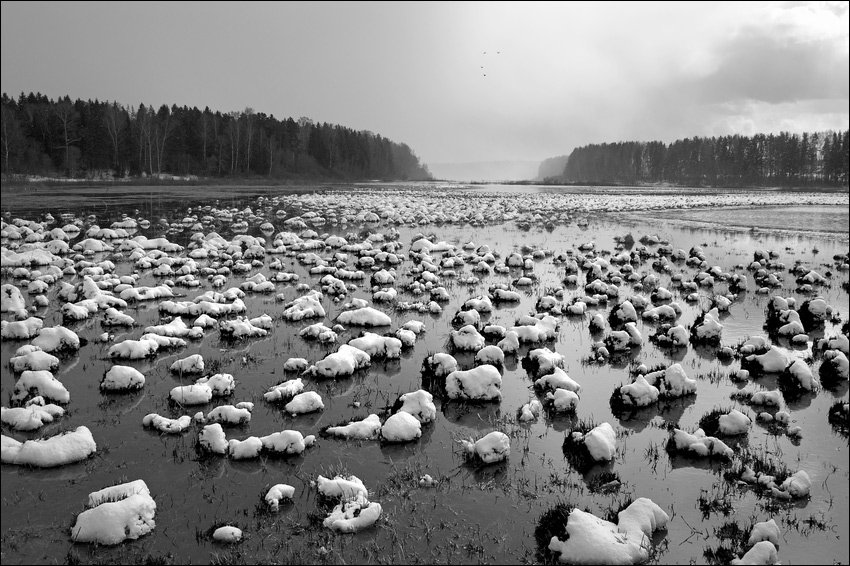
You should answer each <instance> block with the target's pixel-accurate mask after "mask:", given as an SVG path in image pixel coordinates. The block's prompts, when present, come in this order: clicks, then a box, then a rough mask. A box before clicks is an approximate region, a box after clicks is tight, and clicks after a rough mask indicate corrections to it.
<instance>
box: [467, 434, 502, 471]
mask: <svg viewBox="0 0 850 566" xmlns="http://www.w3.org/2000/svg"><path fill="white" fill-rule="evenodd" d="M461 444H462V445H463V447H464V449H466V451H467V453H469V454H470V455H474V456H477V457H478V458H479V459H480V460H481V461H482V462H484V463H485V464H493V463H495V462H501V461H502V460H507V458H508V456H509V455H510V453H511V441H510V439H509V438H508V435H506V434H505V433H503V432H499V431H497V430H494V431H493V432H491V433H490V434H487V435H486V436H484V437H483V438H480V439H479V440H477V441H474V442H473V440H472V439H471V438H470V439H469V440H461Z"/></svg>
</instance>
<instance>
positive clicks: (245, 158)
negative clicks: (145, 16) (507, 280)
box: [0, 93, 430, 180]
mask: <svg viewBox="0 0 850 566" xmlns="http://www.w3.org/2000/svg"><path fill="white" fill-rule="evenodd" d="M0 138H2V139H0V152H2V154H0V166H2V172H3V173H4V174H7V175H12V174H33V175H45V176H51V175H64V176H66V177H87V178H99V177H112V176H114V177H125V176H144V175H160V174H169V175H181V176H182V175H196V176H201V177H236V178H244V177H268V178H271V179H288V178H293V179H299V178H300V179H315V178H321V179H340V180H363V179H383V180H423V179H429V178H430V173H429V172H428V169H427V167H426V166H424V165H422V164H420V163H419V158H418V157H417V156H416V154H415V153H414V152H413V150H411V149H410V147H408V146H407V145H406V144H404V143H396V142H393V141H391V140H389V139H387V138H385V137H382V136H381V135H378V134H374V133H372V132H369V131H355V130H352V129H350V128H346V127H343V126H338V125H334V124H328V123H324V122H323V123H318V122H313V121H312V120H311V119H309V118H303V117H302V118H299V119H298V120H294V119H292V118H286V119H282V120H280V119H277V118H275V117H274V116H273V115H266V114H263V113H262V112H254V110H253V109H251V108H246V109H245V110H243V111H241V112H228V113H222V112H218V111H216V112H213V111H212V110H210V109H209V108H204V110H199V109H198V108H197V107H193V108H189V107H187V106H182V107H180V106H176V105H172V106H170V107H169V106H167V105H162V106H160V107H159V109H156V108H154V107H153V106H145V105H144V104H140V105H139V106H138V107H136V108H134V107H132V106H124V105H122V104H119V103H117V102H99V101H97V100H94V101H91V100H88V101H83V100H79V99H78V100H76V101H71V99H70V98H69V97H68V96H65V97H63V98H60V99H58V100H55V101H54V100H52V99H48V98H47V96H45V95H42V94H40V93H38V94H32V93H30V94H28V95H24V94H23V93H21V95H20V96H19V97H18V99H17V100H15V99H14V98H11V97H9V96H8V95H7V94H6V93H3V95H2V125H0Z"/></svg>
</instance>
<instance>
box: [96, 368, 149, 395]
mask: <svg viewBox="0 0 850 566" xmlns="http://www.w3.org/2000/svg"><path fill="white" fill-rule="evenodd" d="M144 385H145V376H144V375H142V372H140V371H139V370H137V369H136V368H132V367H130V366H117V365H116V366H112V367H111V368H109V371H107V372H106V373H104V374H103V379H102V380H101V382H100V388H101V389H103V390H107V391H127V390H131V389H141V388H142V387H144Z"/></svg>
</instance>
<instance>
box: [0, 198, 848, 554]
mask: <svg viewBox="0 0 850 566" xmlns="http://www.w3.org/2000/svg"><path fill="white" fill-rule="evenodd" d="M848 204H850V203H848V195H847V193H801V192H793V193H792V192H780V191H757V192H754V193H750V192H746V191H740V190H730V191H712V192H710V193H707V194H700V195H691V194H689V191H688V190H686V189H681V190H680V189H675V188H665V189H646V190H642V189H620V188H611V189H606V188H593V189H581V188H568V189H552V188H533V187H509V186H478V187H456V186H449V185H435V184H419V185H397V184H395V185H394V184H384V185H364V186H358V187H352V188H347V189H339V188H330V187H303V188H292V189H288V190H283V191H278V190H275V189H272V188H263V187H245V188H239V189H235V190H233V189H231V188H228V187H209V188H207V187H112V188H109V189H108V190H106V191H105V193H104V192H103V188H102V187H99V188H97V189H91V188H86V187H60V188H38V189H33V190H27V191H23V192H10V191H7V190H6V189H4V191H3V198H2V207H0V211H1V212H3V213H4V216H3V224H2V231H1V232H0V236H2V242H1V243H2V281H0V282H1V283H2V285H3V287H2V311H3V312H2V321H3V322H2V325H3V328H2V343H0V353H2V360H0V363H2V368H3V369H2V372H3V373H2V381H0V386H2V391H0V400H2V406H3V416H2V423H3V424H2V430H3V443H2V461H3V464H2V482H0V490H2V515H0V523H2V525H0V527H1V528H0V530H2V535H1V536H2V546H0V557H2V562H3V563H4V564H19V563H64V562H84V563H92V562H94V563H116V562H121V563H127V562H132V563H143V562H147V561H155V562H159V563H163V562H164V563H187V562H191V563H209V562H214V563H234V562H235V563H243V562H244V563H256V562H272V563H314V562H318V563H364V562H365V563H413V562H426V563H431V562H437V563H444V562H454V563H516V562H519V563H533V562H546V563H557V562H558V561H559V560H560V561H563V562H569V561H571V560H572V561H584V562H618V563H639V562H650V563H663V564H668V563H688V562H692V563H711V564H721V563H728V562H729V561H730V560H732V559H735V558H738V557H741V556H743V555H744V554H745V553H748V554H747V556H746V557H745V558H746V559H748V560H751V561H753V562H751V563H773V562H775V561H777V560H779V561H781V562H782V563H786V564H800V563H818V562H825V563H832V562H840V563H847V562H848V561H850V551H848V547H847V543H846V541H847V540H848V537H850V516H849V515H850V511H848V509H850V506H848V503H847V502H848V498H850V493H848V492H850V489H848V485H850V482H848V479H850V463H848V453H849V452H850V450H848V372H850V368H848V360H847V356H848V355H850V343H848V334H850V330H848V324H847V321H848V320H850V305H848V288H850V282H848V273H850V272H848V269H850V258H848V238H849V237H850V228H848Z"/></svg>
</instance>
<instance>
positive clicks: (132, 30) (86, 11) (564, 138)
mask: <svg viewBox="0 0 850 566" xmlns="http://www.w3.org/2000/svg"><path fill="white" fill-rule="evenodd" d="M0 10H2V18H0V22H1V24H0V25H2V40H0V43H2V50H0V60H1V61H2V65H0V83H2V85H0V86H1V87H2V91H3V92H6V93H8V94H9V95H10V96H13V97H16V96H18V95H19V94H20V92H22V91H23V92H31V91H32V92H41V93H42V94H45V95H47V96H49V97H59V96H64V95H66V94H67V95H69V96H70V97H71V98H72V99H74V98H81V99H100V100H110V101H117V102H119V103H121V104H127V105H138V104H139V103H145V104H152V105H154V106H158V105H160V104H169V105H170V104H177V105H188V106H199V107H200V108H203V107H205V106H209V107H210V108H211V109H213V110H220V111H222V112H228V111H231V110H241V109H243V108H245V107H247V106H250V107H253V108H255V109H256V110H257V111H258V112H264V113H266V114H273V115H275V116H276V117H279V118H282V117H285V116H292V117H295V118H298V117H301V116H306V117H310V118H313V119H316V120H321V121H327V122H332V123H337V124H341V125H343V126H346V127H349V128H353V129H355V130H369V131H374V132H378V133H380V134H381V135H383V136H386V137H388V138H390V139H392V140H394V141H397V142H403V143H406V144H408V145H409V146H410V147H411V148H412V149H413V150H414V151H415V152H416V154H417V155H418V156H419V157H420V159H421V160H422V162H424V163H425V164H427V165H428V167H429V169H430V170H431V172H432V173H433V174H434V176H435V177H438V178H450V179H458V180H472V179H482V180H485V179H496V180H515V179H530V178H535V177H536V176H538V175H539V174H541V173H545V172H546V171H549V170H556V169H557V167H558V165H559V161H558V159H557V157H558V156H565V155H568V154H569V153H570V152H571V151H572V149H573V148H575V147H578V146H582V145H586V144H591V143H601V142H616V141H626V140H643V141H649V140H659V141H663V142H667V143H669V142H672V141H674V140H676V139H681V138H686V137H692V136H719V135H725V134H735V133H737V134H744V135H752V134H755V133H770V132H780V131H789V132H803V131H809V132H815V131H824V130H844V129H846V128H847V127H848V102H849V101H850V95H849V94H848V88H849V87H848V85H850V74H848V68H850V57H848V54H849V53H850V25H849V24H848V4H847V3H846V2H814V3H801V2H767V3H766V2H758V3H739V2H735V3H682V4H676V3H631V2H629V3H604V4H601V3H592V4H580V3H563V4H561V3H558V4H552V3H530V2H523V3H498V4H494V3H446V4H443V3H440V4H430V3H426V4H406V3H405V4H387V3H356V4H352V3H317V4H313V3H310V4H301V3H286V4H279V3H274V4H267V3H250V2H248V3H239V4H227V3H200V2H198V3H196V2H186V3H156V2H153V3H151V2H145V3H99V2H98V3H86V2H62V3H51V2H38V3H34V2H3V4H2V7H0ZM550 158H555V159H550ZM544 160H548V161H544ZM541 167H542V169H541ZM561 170H563V165H562V164H561ZM543 176H545V175H543Z"/></svg>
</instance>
